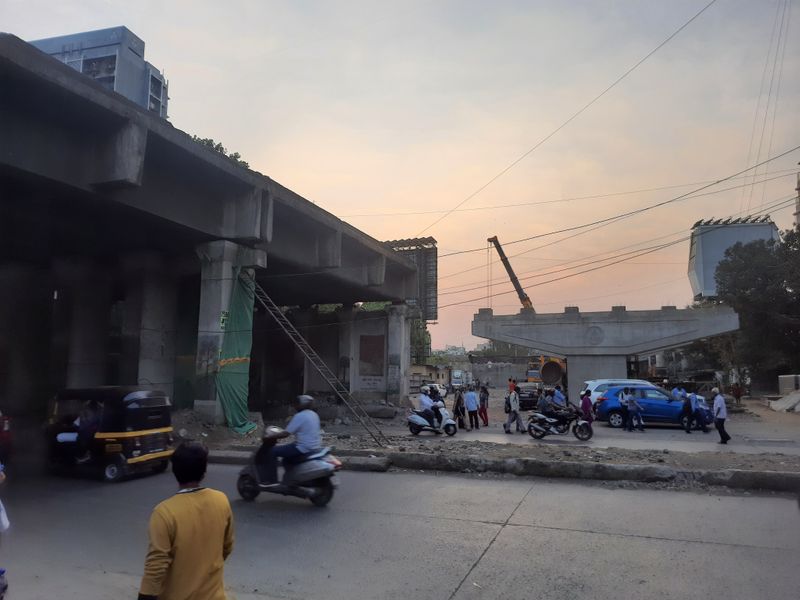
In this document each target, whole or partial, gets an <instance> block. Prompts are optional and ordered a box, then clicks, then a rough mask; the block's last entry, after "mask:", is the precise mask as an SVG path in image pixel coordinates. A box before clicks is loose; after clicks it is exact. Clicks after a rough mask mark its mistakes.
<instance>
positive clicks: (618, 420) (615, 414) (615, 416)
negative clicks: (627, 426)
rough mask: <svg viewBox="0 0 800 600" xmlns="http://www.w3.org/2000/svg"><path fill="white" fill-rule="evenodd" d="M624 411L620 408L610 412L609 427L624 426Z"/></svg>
mask: <svg viewBox="0 0 800 600" xmlns="http://www.w3.org/2000/svg"><path fill="white" fill-rule="evenodd" d="M622 423H623V420H622V413H621V412H620V411H618V410H612V411H611V412H610V413H608V425H609V427H622Z"/></svg>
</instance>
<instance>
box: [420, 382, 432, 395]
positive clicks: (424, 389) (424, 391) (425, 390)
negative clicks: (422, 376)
mask: <svg viewBox="0 0 800 600" xmlns="http://www.w3.org/2000/svg"><path fill="white" fill-rule="evenodd" d="M419 392H420V394H425V395H426V396H427V395H428V394H430V393H431V388H429V387H428V386H427V385H423V386H422V387H421V388H419Z"/></svg>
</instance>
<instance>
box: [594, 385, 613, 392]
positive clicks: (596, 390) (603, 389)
mask: <svg viewBox="0 0 800 600" xmlns="http://www.w3.org/2000/svg"><path fill="white" fill-rule="evenodd" d="M609 385H610V384H608V383H601V384H600V385H598V386H597V387H596V388H595V390H594V391H595V392H605V391H606V390H607V389H608V386H609Z"/></svg>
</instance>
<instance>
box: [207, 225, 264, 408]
mask: <svg viewBox="0 0 800 600" xmlns="http://www.w3.org/2000/svg"><path fill="white" fill-rule="evenodd" d="M196 250H197V255H198V257H199V258H200V263H201V271H200V314H199V317H198V323H197V359H196V361H195V374H196V376H197V386H196V388H195V390H196V392H195V393H196V397H195V402H194V406H195V410H197V411H198V412H201V413H203V414H204V415H206V416H207V417H210V418H212V419H213V420H214V421H215V422H218V423H221V422H222V420H223V414H222V407H220V406H219V403H218V402H217V397H216V374H217V371H218V369H219V356H220V352H221V350H222V339H223V336H224V333H225V324H226V322H227V319H228V316H229V313H228V311H229V310H230V302H231V291H232V290H233V286H234V284H235V283H236V282H235V279H234V277H235V276H236V271H235V270H236V268H237V267H243V268H256V267H260V268H264V267H266V265H267V258H266V252H264V251H263V250H254V249H252V248H246V247H244V246H240V245H238V244H234V243H233V242H228V241H225V240H217V241H214V242H208V243H207V244H203V245H201V246H198V247H197V249H196Z"/></svg>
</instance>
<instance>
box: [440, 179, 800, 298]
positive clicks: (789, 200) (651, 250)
mask: <svg viewBox="0 0 800 600" xmlns="http://www.w3.org/2000/svg"><path fill="white" fill-rule="evenodd" d="M794 201H795V196H794V195H792V196H791V197H786V198H783V199H782V200H781V201H779V202H778V203H777V204H776V205H775V206H773V207H772V208H771V209H770V210H783V209H785V208H788V207H790V206H791V205H792V204H793V203H794ZM782 204H783V205H784V206H781V205H782ZM719 227H724V225H719V226H717V227H715V228H712V229H708V230H706V231H705V232H701V235H704V234H705V233H707V232H708V231H711V230H713V229H716V228H719ZM689 239H691V235H689V236H685V237H683V238H681V239H678V240H675V241H672V242H667V243H664V244H660V245H658V246H656V247H654V248H649V249H645V250H643V251H641V252H639V253H637V254H633V255H631V256H630V257H628V258H622V259H620V260H616V261H614V262H611V263H608V264H605V265H600V266H594V267H592V268H589V269H585V270H583V271H578V272H576V273H571V274H569V275H564V276H561V277H556V278H554V279H548V280H547V281H542V282H539V283H536V284H534V285H532V286H528V287H529V288H533V287H540V286H543V285H547V284H550V283H555V282H557V281H563V280H565V279H571V278H572V277H577V276H579V275H584V274H586V273H591V272H593V271H598V270H600V269H605V268H608V267H611V266H614V265H616V264H619V263H621V262H626V261H628V260H630V258H638V257H639V256H644V255H647V254H652V253H654V252H659V251H660V250H663V249H665V248H669V247H671V246H675V245H677V244H679V243H681V242H685V241H687V240H689ZM514 292H515V291H514V290H509V291H504V292H496V293H495V294H493V295H494V297H497V296H502V295H506V294H512V293H514ZM482 298H483V296H481V297H478V298H470V299H469V300H462V301H459V302H452V303H450V304H440V305H439V310H441V309H444V308H449V307H452V306H459V305H461V304H467V303H470V302H475V301H478V300H481V299H482Z"/></svg>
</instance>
